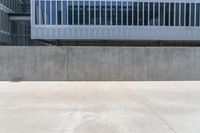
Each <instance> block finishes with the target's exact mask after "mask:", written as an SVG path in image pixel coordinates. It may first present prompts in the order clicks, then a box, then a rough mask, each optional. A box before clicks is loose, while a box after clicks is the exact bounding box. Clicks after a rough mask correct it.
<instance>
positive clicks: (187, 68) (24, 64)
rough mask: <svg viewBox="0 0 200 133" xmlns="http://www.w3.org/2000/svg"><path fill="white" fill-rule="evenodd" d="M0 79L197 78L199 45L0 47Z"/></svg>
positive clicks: (199, 76)
mask: <svg viewBox="0 0 200 133" xmlns="http://www.w3.org/2000/svg"><path fill="white" fill-rule="evenodd" d="M0 80H9V81H18V80H70V81H73V80H200V47H117V46H115V47H114V46H113V47H112V46H109V47H106V46H103V47H100V46H85V47H84V46H83V47H81V46H62V47H42V46H36V47H22V46H21V47H17V46H16V47H15V46H14V47H9V46H8V47H7V46H2V47H0Z"/></svg>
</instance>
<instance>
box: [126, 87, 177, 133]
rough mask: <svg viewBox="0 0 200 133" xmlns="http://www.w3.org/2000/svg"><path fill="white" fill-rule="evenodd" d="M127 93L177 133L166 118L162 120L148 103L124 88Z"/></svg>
mask: <svg viewBox="0 0 200 133" xmlns="http://www.w3.org/2000/svg"><path fill="white" fill-rule="evenodd" d="M123 88H124V89H125V92H127V94H128V95H129V96H134V97H135V98H136V99H137V100H138V101H139V102H141V103H142V104H143V105H144V106H146V107H147V108H148V109H149V110H150V111H151V112H152V113H153V114H154V115H155V116H156V117H158V118H159V119H160V120H161V121H162V122H163V123H164V124H165V125H167V127H168V128H169V129H170V130H171V131H172V132H173V133H177V132H176V131H175V129H174V128H173V127H172V126H171V125H170V124H169V123H168V122H167V121H166V120H164V118H162V117H161V116H160V115H159V114H158V113H157V112H155V111H154V109H153V108H152V107H150V106H149V105H148V104H147V103H146V102H144V101H143V100H142V99H141V98H140V97H139V96H137V95H136V94H135V93H133V92H132V91H131V90H130V89H129V88H128V87H126V86H124V87H123Z"/></svg>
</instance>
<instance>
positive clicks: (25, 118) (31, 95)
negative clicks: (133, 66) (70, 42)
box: [0, 82, 200, 133]
mask: <svg viewBox="0 0 200 133" xmlns="http://www.w3.org/2000/svg"><path fill="white" fill-rule="evenodd" d="M199 88H200V82H18V83H14V82H1V83H0V132H1V133H199V132H200V89H199Z"/></svg>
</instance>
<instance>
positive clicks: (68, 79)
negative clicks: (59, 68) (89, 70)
mask: <svg viewBox="0 0 200 133" xmlns="http://www.w3.org/2000/svg"><path fill="white" fill-rule="evenodd" d="M66 80H67V81H70V78H69V46H67V79H66Z"/></svg>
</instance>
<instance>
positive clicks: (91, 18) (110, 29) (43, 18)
mask: <svg viewBox="0 0 200 133" xmlns="http://www.w3.org/2000/svg"><path fill="white" fill-rule="evenodd" d="M31 7H32V10H31V15H32V16H31V31H32V34H31V36H32V39H44V40H75V41H76V40H142V41H144V40H153V41H157V40H162V41H186V40H187V41H188V40H189V41H199V40H200V0H189V1H188V0H100V1H99V0H32V2H31Z"/></svg>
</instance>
